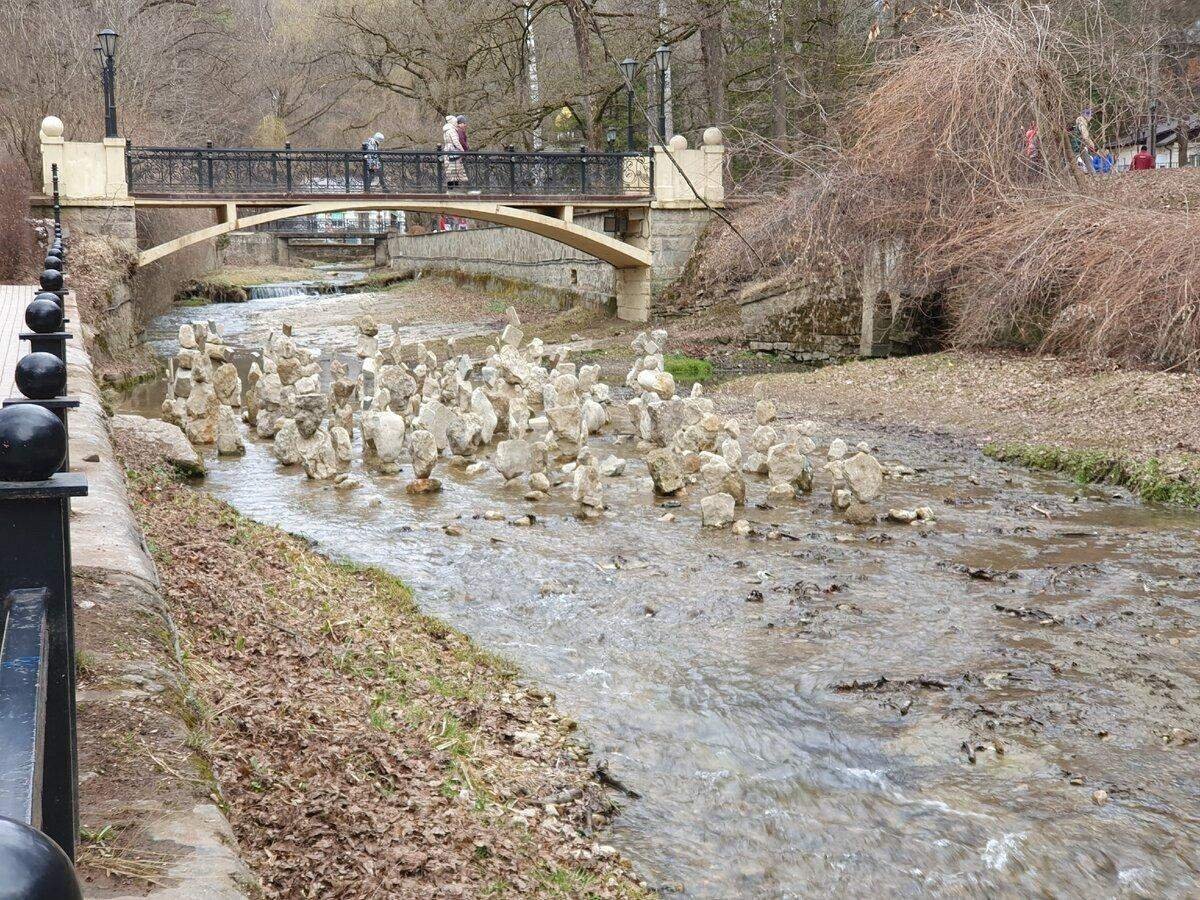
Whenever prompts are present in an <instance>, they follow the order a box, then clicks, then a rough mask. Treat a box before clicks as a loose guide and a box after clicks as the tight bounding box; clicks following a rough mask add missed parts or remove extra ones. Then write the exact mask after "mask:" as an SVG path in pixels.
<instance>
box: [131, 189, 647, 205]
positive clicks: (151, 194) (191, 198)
mask: <svg viewBox="0 0 1200 900" xmlns="http://www.w3.org/2000/svg"><path fill="white" fill-rule="evenodd" d="M129 196H130V197H131V198H132V199H133V200H134V202H135V203H137V204H139V205H143V206H211V205H212V204H214V203H237V204H238V205H239V206H292V205H295V204H296V203H319V202H322V201H325V200H347V199H352V200H380V201H384V202H391V203H399V202H403V201H407V200H412V201H416V202H420V203H429V202H438V201H447V200H449V201H463V200H466V201H469V202H472V203H502V204H504V205H505V206H586V207H592V206H594V207H603V208H607V207H617V206H649V205H650V204H651V203H652V202H653V201H654V198H653V197H652V196H651V195H650V194H649V193H639V194H494V193H487V194H470V193H467V192H465V191H443V192H442V193H436V192H435V193H416V194H384V193H375V192H370V193H364V192H362V191H351V192H347V193H343V192H341V191H331V192H328V193H323V194H310V193H294V194H283V193H270V192H261V191H252V190H247V191H232V192H231V191H213V192H210V191H206V190H203V189H197V190H193V191H178V192H169V191H147V190H131V191H130V192H129Z"/></svg>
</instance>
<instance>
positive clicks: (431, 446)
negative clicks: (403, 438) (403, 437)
mask: <svg viewBox="0 0 1200 900" xmlns="http://www.w3.org/2000/svg"><path fill="white" fill-rule="evenodd" d="M410 442H411V445H412V462H413V475H414V476H415V477H416V478H417V479H422V480H423V479H426V478H429V476H430V475H432V474H433V467H434V465H435V464H436V463H437V458H438V446H437V438H435V437H434V436H433V435H432V434H431V433H430V432H428V431H426V430H424V429H417V430H415V431H413V433H412V437H411V439H410Z"/></svg>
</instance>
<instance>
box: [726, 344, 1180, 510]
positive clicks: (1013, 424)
mask: <svg viewBox="0 0 1200 900" xmlns="http://www.w3.org/2000/svg"><path fill="white" fill-rule="evenodd" d="M758 381H761V382H762V383H763V385H764V387H765V390H766V393H767V396H769V397H771V398H773V399H775V400H777V401H778V402H779V404H780V408H781V411H784V410H786V411H788V412H790V413H792V414H794V415H795V416H797V417H799V418H826V419H831V420H835V421H855V422H864V423H874V424H882V425H889V426H904V427H908V428H918V429H921V430H923V431H927V432H932V433H935V434H945V435H949V436H953V437H959V438H965V439H968V440H970V441H972V442H973V443H975V444H977V445H978V446H980V447H983V448H985V450H986V452H988V454H989V455H991V456H993V457H995V458H997V459H1000V460H1002V461H1012V462H1019V463H1022V464H1025V465H1028V466H1031V467H1033V468H1042V469H1048V470H1054V471H1061V472H1065V473H1067V474H1069V475H1071V476H1072V477H1075V478H1078V479H1079V480H1081V481H1095V482H1107V483H1111V484H1117V485H1121V486H1125V487H1128V488H1129V489H1130V490H1132V491H1133V492H1134V493H1135V494H1137V495H1139V496H1141V497H1142V498H1143V499H1145V500H1149V501H1165V502H1175V503H1181V504H1185V505H1189V506H1200V416H1198V415H1196V414H1195V412H1194V411H1195V409H1196V398H1197V396H1200V376H1197V375H1189V374H1181V373H1173V372H1153V371H1138V370H1133V369H1121V368H1112V369H1108V370H1103V371H1096V370H1095V369H1093V368H1089V367H1086V366H1083V365H1081V364H1078V363H1075V362H1072V361H1070V360H1065V359H1058V358H1054V357H1045V356H1032V355H1022V354H1014V353H986V352H974V353H968V352H946V353H934V354H929V355H925V356H909V357H898V358H893V359H880V360H863V361H858V362H852V363H847V364H845V365H840V366H829V367H826V368H823V369H817V370H814V371H810V372H799V373H784V374H774V375H765V376H756V377H755V378H752V379H743V380H740V381H736V382H732V383H730V384H727V385H725V386H724V387H723V388H722V389H721V391H720V392H719V395H720V396H722V397H724V398H727V399H728V400H730V401H732V400H733V399H734V398H737V399H739V400H740V399H741V398H744V397H746V396H747V395H748V394H750V393H751V392H752V390H753V385H754V383H755V382H758Z"/></svg>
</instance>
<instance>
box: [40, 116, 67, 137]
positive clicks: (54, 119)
mask: <svg viewBox="0 0 1200 900" xmlns="http://www.w3.org/2000/svg"><path fill="white" fill-rule="evenodd" d="M65 129H66V126H65V125H63V120H62V119H60V118H59V117H58V116H46V118H44V119H42V134H44V135H45V136H46V137H52V138H57V137H62V136H63V131H64V130H65Z"/></svg>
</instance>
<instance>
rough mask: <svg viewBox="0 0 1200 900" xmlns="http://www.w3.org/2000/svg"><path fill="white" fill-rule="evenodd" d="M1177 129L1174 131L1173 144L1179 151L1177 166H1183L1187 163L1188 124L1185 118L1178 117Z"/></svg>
mask: <svg viewBox="0 0 1200 900" xmlns="http://www.w3.org/2000/svg"><path fill="white" fill-rule="evenodd" d="M1178 128H1179V130H1178V131H1177V132H1176V133H1175V146H1176V147H1177V148H1178V151H1179V168H1181V169H1182V168H1184V167H1185V166H1186V165H1187V164H1188V126H1187V119H1185V118H1184V117H1182V116H1181V117H1180V119H1179V125H1178Z"/></svg>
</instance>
